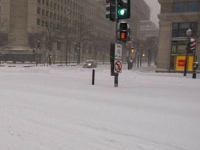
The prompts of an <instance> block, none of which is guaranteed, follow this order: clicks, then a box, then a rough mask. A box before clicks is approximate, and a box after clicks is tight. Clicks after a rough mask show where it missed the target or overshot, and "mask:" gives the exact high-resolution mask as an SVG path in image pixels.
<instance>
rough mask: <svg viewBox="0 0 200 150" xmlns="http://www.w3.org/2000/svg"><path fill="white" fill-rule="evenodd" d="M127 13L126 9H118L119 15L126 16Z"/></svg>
mask: <svg viewBox="0 0 200 150" xmlns="http://www.w3.org/2000/svg"><path fill="white" fill-rule="evenodd" d="M125 13H126V9H119V10H118V15H119V16H124V15H125Z"/></svg>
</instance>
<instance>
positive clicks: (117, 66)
mask: <svg viewBox="0 0 200 150" xmlns="http://www.w3.org/2000/svg"><path fill="white" fill-rule="evenodd" d="M114 71H115V73H122V61H121V60H115V64H114Z"/></svg>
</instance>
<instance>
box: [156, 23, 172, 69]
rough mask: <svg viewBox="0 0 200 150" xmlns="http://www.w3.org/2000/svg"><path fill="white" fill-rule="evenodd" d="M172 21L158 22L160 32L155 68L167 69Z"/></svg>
mask: <svg viewBox="0 0 200 150" xmlns="http://www.w3.org/2000/svg"><path fill="white" fill-rule="evenodd" d="M171 37H172V22H169V21H162V22H160V33H159V43H158V53H157V54H158V55H157V61H158V62H157V64H158V66H157V70H158V71H159V70H164V71H167V70H168V69H169V66H170V54H171Z"/></svg>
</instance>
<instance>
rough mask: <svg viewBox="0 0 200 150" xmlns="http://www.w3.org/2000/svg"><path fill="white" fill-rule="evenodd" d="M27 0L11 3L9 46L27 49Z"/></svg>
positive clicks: (17, 0)
mask: <svg viewBox="0 0 200 150" xmlns="http://www.w3.org/2000/svg"><path fill="white" fill-rule="evenodd" d="M27 6H28V1H27V0H12V1H10V32H9V34H8V40H9V46H11V47H15V46H17V47H18V46H20V47H27V46H28V35H27V12H28V7H27Z"/></svg>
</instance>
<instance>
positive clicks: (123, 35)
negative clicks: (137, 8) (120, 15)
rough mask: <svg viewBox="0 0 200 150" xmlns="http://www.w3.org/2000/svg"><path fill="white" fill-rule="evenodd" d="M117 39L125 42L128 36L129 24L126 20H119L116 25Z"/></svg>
mask: <svg viewBox="0 0 200 150" xmlns="http://www.w3.org/2000/svg"><path fill="white" fill-rule="evenodd" d="M117 30H118V31H117V40H119V41H122V42H127V41H128V40H129V38H130V35H129V34H130V33H129V25H128V23H126V22H120V23H118V26H117Z"/></svg>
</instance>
